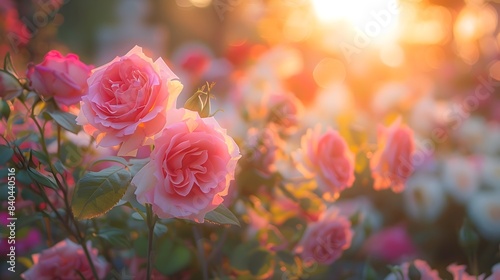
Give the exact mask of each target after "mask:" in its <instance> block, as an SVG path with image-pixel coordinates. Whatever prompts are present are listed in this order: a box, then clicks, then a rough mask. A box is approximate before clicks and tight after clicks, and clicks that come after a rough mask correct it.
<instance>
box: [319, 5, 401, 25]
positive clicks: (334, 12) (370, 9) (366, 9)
mask: <svg viewBox="0 0 500 280" xmlns="http://www.w3.org/2000/svg"><path fill="white" fill-rule="evenodd" d="M311 3H312V6H313V8H314V11H315V13H316V15H317V17H318V18H319V19H320V20H321V21H323V22H325V23H332V22H337V21H344V22H348V23H351V24H354V25H358V24H363V23H364V22H366V20H367V19H368V17H369V16H370V15H372V16H373V15H375V14H378V13H379V12H380V11H382V10H385V11H387V12H389V13H393V14H397V13H398V9H399V7H398V6H399V2H398V0H352V1H340V0H311ZM390 10H392V11H390ZM391 16H392V15H391Z"/></svg>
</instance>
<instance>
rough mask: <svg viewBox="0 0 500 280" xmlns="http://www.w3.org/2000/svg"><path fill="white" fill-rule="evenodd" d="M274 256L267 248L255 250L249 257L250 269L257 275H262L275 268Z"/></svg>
mask: <svg viewBox="0 0 500 280" xmlns="http://www.w3.org/2000/svg"><path fill="white" fill-rule="evenodd" d="M273 265H274V264H273V256H272V255H271V253H270V252H269V251H267V250H265V249H258V250H255V251H253V252H252V253H251V254H250V256H249V257H248V269H249V270H250V273H251V274H252V275H255V276H262V275H264V274H266V273H268V272H269V271H270V270H271V269H272V268H273Z"/></svg>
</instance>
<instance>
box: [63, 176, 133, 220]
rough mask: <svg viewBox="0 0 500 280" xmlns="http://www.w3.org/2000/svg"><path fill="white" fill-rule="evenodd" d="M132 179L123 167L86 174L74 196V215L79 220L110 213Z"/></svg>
mask: <svg viewBox="0 0 500 280" xmlns="http://www.w3.org/2000/svg"><path fill="white" fill-rule="evenodd" d="M131 179H132V177H131V176H130V172H129V171H128V170H126V169H125V168H123V167H121V166H120V167H118V166H112V167H110V168H107V169H104V170H101V171H99V172H89V173H87V174H85V175H84V176H83V177H82V178H81V179H80V180H79V181H78V184H77V185H76V189H75V192H74V194H73V199H72V203H71V204H72V205H71V208H72V209H73V213H74V214H75V217H76V218H77V219H79V220H81V219H91V218H94V217H97V216H100V215H103V214H104V213H106V212H108V211H109V210H111V208H113V207H114V206H115V205H116V204H117V203H118V201H119V200H120V199H121V198H122V197H123V195H124V194H125V192H126V190H127V188H128V186H129V185H130V181H131Z"/></svg>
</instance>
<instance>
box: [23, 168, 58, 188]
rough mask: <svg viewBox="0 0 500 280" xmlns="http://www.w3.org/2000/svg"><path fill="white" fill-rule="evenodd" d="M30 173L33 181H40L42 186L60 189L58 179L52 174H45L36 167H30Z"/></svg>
mask: <svg viewBox="0 0 500 280" xmlns="http://www.w3.org/2000/svg"><path fill="white" fill-rule="evenodd" d="M28 175H29V176H30V178H31V179H32V180H33V181H35V182H38V183H39V184H40V185H42V186H45V187H49V188H51V189H54V190H57V189H58V188H57V183H56V181H55V180H54V178H53V177H52V176H50V175H44V174H42V173H40V172H39V171H38V170H36V169H34V168H28Z"/></svg>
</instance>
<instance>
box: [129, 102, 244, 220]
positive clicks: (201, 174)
mask: <svg viewBox="0 0 500 280" xmlns="http://www.w3.org/2000/svg"><path fill="white" fill-rule="evenodd" d="M168 117H169V119H170V120H171V121H172V120H174V122H173V123H172V124H168V125H167V126H166V127H165V129H164V130H163V132H162V134H161V135H160V136H159V137H157V138H155V140H154V146H155V148H154V150H153V151H152V152H151V156H150V159H151V161H150V162H149V163H148V164H146V166H144V167H143V168H142V169H141V170H140V171H139V172H138V173H137V175H136V176H135V177H134V178H133V179H132V183H133V184H134V185H135V186H137V190H136V191H135V194H136V195H137V200H138V201H139V202H140V203H143V204H144V203H150V204H152V206H153V211H154V212H155V213H156V214H157V215H158V216H159V217H160V218H172V217H175V218H182V219H190V220H193V221H195V222H198V223H201V222H203V221H204V217H205V214H206V213H207V212H209V211H212V210H213V209H215V208H216V207H217V206H218V205H219V204H221V203H222V201H223V200H224V199H223V198H222V197H223V196H226V195H227V194H228V190H229V184H230V182H231V180H233V179H234V172H235V168H236V163H237V161H238V159H239V158H240V155H239V148H238V146H237V145H236V143H235V142H234V140H233V139H232V138H231V137H229V136H228V135H227V134H226V131H225V130H224V129H222V128H221V127H220V126H219V124H218V123H217V121H216V120H215V119H214V118H200V117H199V115H198V113H196V112H192V111H189V110H185V109H181V110H175V111H171V112H170V113H169V116H168ZM175 121H177V122H175Z"/></svg>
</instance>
